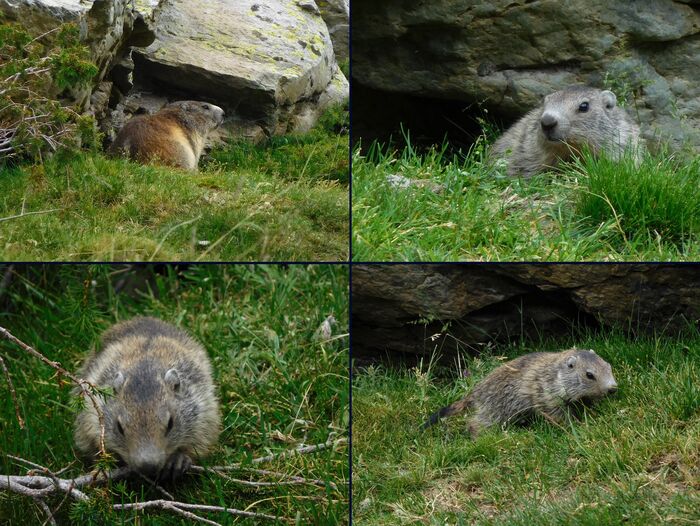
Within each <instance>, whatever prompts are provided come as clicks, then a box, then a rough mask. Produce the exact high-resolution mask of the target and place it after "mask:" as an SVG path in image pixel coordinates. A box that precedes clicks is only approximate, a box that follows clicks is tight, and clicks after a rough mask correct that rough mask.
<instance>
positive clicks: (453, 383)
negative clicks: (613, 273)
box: [352, 333, 700, 526]
mask: <svg viewBox="0 0 700 526" xmlns="http://www.w3.org/2000/svg"><path fill="white" fill-rule="evenodd" d="M558 343H559V345H560V346H559V345H557V344H556V343H554V342H550V343H549V344H547V345H545V344H543V345H542V346H541V347H540V346H538V347H522V348H517V347H502V348H498V349H495V350H494V352H495V353H502V354H503V355H505V356H507V357H508V358H513V357H515V356H517V355H519V354H523V353H526V352H533V351H538V350H556V349H561V348H566V347H567V346H570V345H571V344H578V345H580V346H584V347H591V348H594V349H596V350H597V351H598V353H599V354H600V355H601V356H603V357H604V358H605V359H606V360H608V361H609V362H610V363H611V364H612V368H613V373H614V374H615V376H616V379H617V382H618V384H619V387H620V391H619V395H617V396H616V397H613V398H608V399H606V400H604V401H602V402H600V403H599V404H598V405H597V406H595V407H593V408H591V409H588V410H586V411H585V412H584V413H583V415H582V417H581V418H580V421H575V420H572V419H570V420H569V422H568V423H567V424H566V425H564V426H562V427H556V426H553V425H551V424H549V423H548V422H546V421H544V420H540V421H536V422H534V423H533V424H532V425H531V426H525V427H523V426H520V427H510V428H506V429H505V430H500V429H492V430H489V431H486V432H484V434H483V435H480V436H479V438H478V439H477V440H476V441H472V440H471V439H470V435H469V432H468V431H467V426H466V419H465V417H464V416H454V417H452V418H450V419H446V420H444V421H442V422H441V423H440V424H438V425H436V426H434V427H432V428H430V429H429V430H427V431H426V432H419V431H418V426H419V425H420V424H421V423H422V422H423V421H424V419H425V418H426V417H427V415H428V414H430V413H432V412H434V411H436V410H438V409H439V408H440V407H442V406H445V405H447V404H449V403H451V402H453V401H455V400H457V399H459V398H461V397H463V396H464V395H465V393H466V392H467V391H468V389H469V387H470V386H472V385H473V384H474V383H475V382H477V381H478V380H479V379H481V378H483V377H484V376H485V375H486V374H487V373H488V372H490V371H491V370H493V369H494V368H495V367H497V366H498V365H499V364H500V363H501V360H500V359H499V357H498V356H497V355H496V354H494V355H489V356H484V357H482V358H480V359H473V360H468V361H467V362H464V361H462V364H464V363H467V364H468V369H469V371H470V372H471V375H467V376H466V377H465V375H464V374H457V372H456V371H455V372H452V374H451V376H450V377H449V378H444V377H437V376H436V374H435V372H436V370H437V368H436V367H435V366H434V365H433V366H432V368H431V367H429V366H424V367H420V368H415V369H412V370H403V371H397V370H394V369H387V368H385V367H383V366H371V367H369V368H368V369H366V370H362V371H358V372H357V373H356V374H355V375H354V378H355V379H354V383H353V426H352V427H353V523H354V524H357V525H358V526H361V525H370V524H371V525H372V526H386V525H395V524H433V525H441V526H442V525H523V526H530V525H532V524H537V525H550V524H551V525H562V524H570V525H591V526H593V525H616V524H630V525H647V524H698V523H700V336H698V335H697V334H695V335H693V336H689V337H680V338H674V337H659V338H650V337H649V338H640V339H638V340H634V339H628V338H627V337H625V336H623V335H621V334H619V333H617V334H615V333H613V334H607V335H598V336H589V337H584V338H581V339H573V340H572V341H567V342H558Z"/></svg>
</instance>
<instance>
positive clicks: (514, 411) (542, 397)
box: [422, 349, 617, 437]
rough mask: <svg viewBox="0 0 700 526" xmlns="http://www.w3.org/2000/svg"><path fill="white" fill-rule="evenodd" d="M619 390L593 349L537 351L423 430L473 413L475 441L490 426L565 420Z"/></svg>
mask: <svg viewBox="0 0 700 526" xmlns="http://www.w3.org/2000/svg"><path fill="white" fill-rule="evenodd" d="M616 391H617V382H616V381H615V377H614V376H613V374H612V368H611V367H610V364H609V363H608V362H606V361H605V360H603V359H602V358H601V357H600V356H598V355H597V354H596V353H595V351H593V350H581V349H569V350H567V351H562V352H558V353H545V352H537V353H530V354H525V355H523V356H520V357H518V358H516V359H514V360H511V361H509V362H506V363H505V364H503V365H501V366H500V367H498V368H497V369H496V370H494V371H493V372H491V373H490V374H489V375H488V376H486V378H484V379H483V380H482V381H481V382H479V383H478V384H477V385H476V386H475V387H474V389H473V390H472V391H471V393H469V395H467V396H466V397H465V398H463V399H461V400H458V401H457V402H454V403H453V404H451V405H448V406H447V407H443V408H442V409H440V411H438V412H437V413H434V414H433V415H431V416H430V417H429V418H428V420H427V421H426V422H425V423H424V424H423V426H422V427H423V429H425V428H426V427H429V426H431V425H433V424H435V423H436V422H437V421H438V420H440V418H442V417H446V416H451V415H454V414H457V413H461V412H463V411H466V410H468V409H470V410H472V411H473V414H472V417H471V419H470V421H469V431H470V432H471V434H472V436H473V437H476V436H477V435H478V434H479V432H480V431H481V430H482V429H484V428H486V427H489V426H492V425H506V424H511V423H517V422H521V421H524V420H526V419H528V418H530V417H532V416H533V415H536V414H540V415H543V416H544V417H545V418H548V419H551V420H553V421H555V422H562V421H563V420H564V416H565V412H566V409H567V406H568V405H569V404H572V403H574V402H593V401H596V400H599V399H601V398H603V397H605V396H607V395H609V394H613V393H615V392H616Z"/></svg>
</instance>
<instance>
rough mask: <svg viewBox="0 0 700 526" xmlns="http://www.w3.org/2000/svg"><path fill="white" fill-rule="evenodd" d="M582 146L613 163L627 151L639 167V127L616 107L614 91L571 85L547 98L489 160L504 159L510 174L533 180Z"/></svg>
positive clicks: (514, 128) (499, 143)
mask: <svg viewBox="0 0 700 526" xmlns="http://www.w3.org/2000/svg"><path fill="white" fill-rule="evenodd" d="M583 146H588V147H589V148H590V150H591V151H592V152H593V153H594V154H597V153H599V152H600V151H603V150H604V151H605V152H606V153H607V154H608V155H609V156H610V157H611V158H613V159H619V158H620V156H621V155H622V154H623V153H624V151H625V149H626V148H628V147H629V148H631V149H632V155H633V156H634V158H635V160H636V161H637V162H639V159H640V153H641V152H640V148H642V142H641V139H640V138H639V126H637V124H636V123H635V122H634V121H633V120H632V119H631V118H630V117H629V115H627V113H626V112H625V110H623V109H622V108H620V107H618V106H617V97H615V94H614V93H613V92H612V91H608V90H605V91H601V90H599V89H596V88H590V87H587V86H572V87H569V88H566V89H564V90H561V91H557V92H555V93H552V94H551V95H547V96H546V97H545V98H544V103H543V104H542V105H541V106H540V107H538V108H535V109H534V110H532V111H530V112H529V113H528V114H527V115H525V116H524V117H523V118H521V119H520V120H519V121H518V122H516V123H515V124H514V125H513V126H511V127H510V128H509V129H508V131H506V133H504V134H503V136H502V137H501V138H500V139H498V140H497V141H496V142H495V143H494V145H493V147H492V148H491V152H490V156H491V157H492V158H494V159H506V160H507V162H508V175H510V176H517V175H522V176H523V177H531V176H532V175H534V174H536V173H538V172H542V171H545V170H547V169H549V168H553V167H555V166H556V165H557V164H558V163H559V162H560V161H567V160H569V159H571V157H572V154H574V153H576V152H578V151H580V150H581V148H582V147H583Z"/></svg>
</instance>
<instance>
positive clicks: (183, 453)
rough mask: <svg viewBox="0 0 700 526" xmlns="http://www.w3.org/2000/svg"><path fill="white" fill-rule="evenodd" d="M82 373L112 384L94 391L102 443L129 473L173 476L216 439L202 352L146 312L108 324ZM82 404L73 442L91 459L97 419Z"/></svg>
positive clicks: (214, 403) (217, 420) (214, 404)
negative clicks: (100, 415) (101, 420)
mask: <svg viewBox="0 0 700 526" xmlns="http://www.w3.org/2000/svg"><path fill="white" fill-rule="evenodd" d="M81 376H82V378H84V379H85V380H88V381H89V382H92V383H93V384H94V385H96V386H98V387H100V388H111V390H112V394H111V395H107V396H106V397H102V396H99V397H98V400H99V403H100V406H101V409H102V412H103V414H104V425H105V449H107V451H109V452H111V453H115V454H116V455H117V456H118V458H119V459H120V460H121V461H123V462H124V463H125V464H126V465H127V466H129V467H130V468H131V469H133V470H134V471H137V472H139V473H141V474H143V475H146V476H148V477H150V478H152V479H155V480H162V479H170V480H172V479H175V478H177V477H178V476H180V475H181V474H182V473H184V472H185V471H187V469H189V467H190V465H191V463H192V457H198V456H202V455H203V454H205V453H206V452H207V451H208V450H209V449H210V448H211V447H212V446H213V445H214V444H215V443H216V441H217V439H218V436H219V430H220V428H221V416H220V414H219V403H218V400H217V397H216V394H215V389H214V383H213V381H212V371H211V364H210V362H209V357H208V356H207V353H206V351H205V350H204V348H203V347H202V346H201V345H200V344H199V343H197V342H196V341H194V340H193V339H192V338H191V337H190V336H189V335H187V334H186V333H185V332H184V331H182V330H180V329H178V328H177V327H175V326H173V325H170V324H168V323H165V322H163V321H161V320H157V319H155V318H149V317H137V318H133V319H131V320H129V321H126V322H122V323H118V324H117V325H114V326H113V327H112V328H111V329H109V330H107V331H106V332H105V333H104V335H103V336H102V341H101V345H100V348H99V349H98V351H97V352H96V353H94V354H93V355H91V356H90V357H88V358H87V360H86V362H85V364H84V365H83V367H82V369H81ZM81 396H83V397H84V396H85V395H81ZM82 403H83V409H82V411H81V412H80V413H79V414H78V416H77V418H76V421H75V442H76V445H77V446H78V449H79V450H80V451H81V453H83V454H84V455H85V457H86V458H88V459H94V458H95V455H96V454H97V453H98V451H99V444H100V424H99V419H98V416H97V412H96V411H95V408H94V406H93V404H92V402H91V401H90V400H89V399H88V398H84V400H83V401H82Z"/></svg>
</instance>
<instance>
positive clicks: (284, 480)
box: [190, 466, 338, 491]
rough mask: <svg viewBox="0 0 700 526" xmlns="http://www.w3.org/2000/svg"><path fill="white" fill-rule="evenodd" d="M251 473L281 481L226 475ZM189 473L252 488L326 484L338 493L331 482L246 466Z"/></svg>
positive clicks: (196, 470) (219, 467) (203, 469)
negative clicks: (235, 472)
mask: <svg viewBox="0 0 700 526" xmlns="http://www.w3.org/2000/svg"><path fill="white" fill-rule="evenodd" d="M241 470H245V471H252V472H253V473H257V474H259V475H267V476H271V477H279V478H280V479H281V480H279V481H274V482H255V481H252V480H241V479H235V478H233V477H230V476H228V475H227V474H226V472H231V471H241ZM190 471H192V472H194V473H208V472H213V473H216V474H217V475H219V476H221V477H223V478H225V479H226V480H229V481H231V482H234V483H236V484H242V485H244V486H252V487H264V486H284V485H294V484H309V485H312V486H319V487H322V488H325V487H326V484H328V485H329V486H330V487H331V488H333V489H334V490H336V491H338V486H336V484H335V483H333V482H330V481H329V482H326V481H323V480H320V479H306V478H303V477H298V476H296V475H287V474H286V473H280V472H278V471H270V470H267V469H254V468H250V467H246V466H240V467H234V466H213V467H209V468H205V467H202V466H190Z"/></svg>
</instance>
